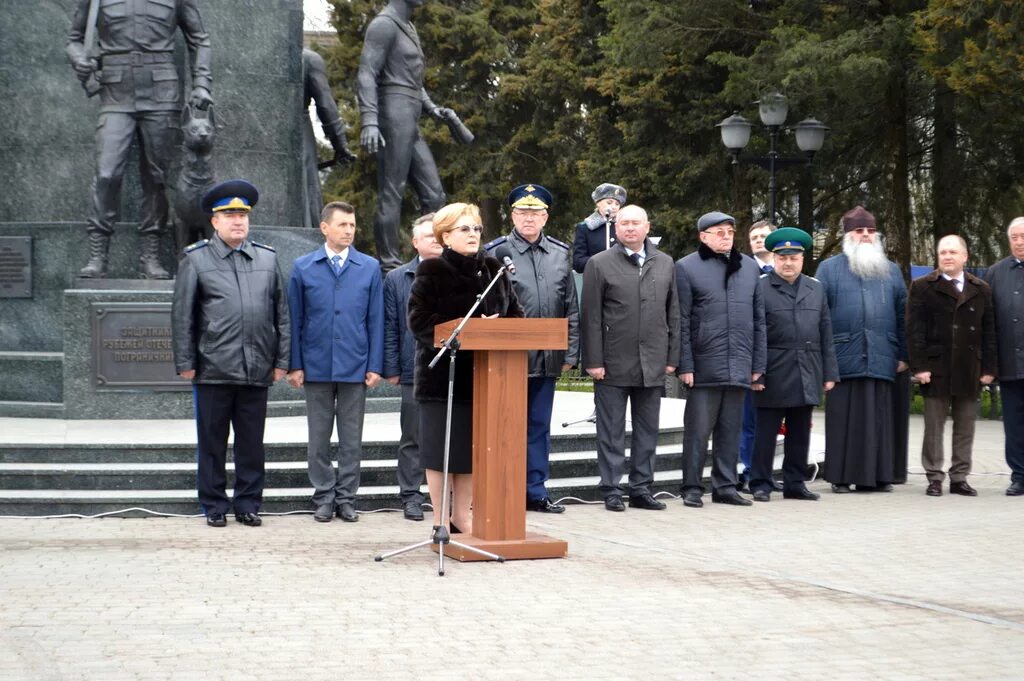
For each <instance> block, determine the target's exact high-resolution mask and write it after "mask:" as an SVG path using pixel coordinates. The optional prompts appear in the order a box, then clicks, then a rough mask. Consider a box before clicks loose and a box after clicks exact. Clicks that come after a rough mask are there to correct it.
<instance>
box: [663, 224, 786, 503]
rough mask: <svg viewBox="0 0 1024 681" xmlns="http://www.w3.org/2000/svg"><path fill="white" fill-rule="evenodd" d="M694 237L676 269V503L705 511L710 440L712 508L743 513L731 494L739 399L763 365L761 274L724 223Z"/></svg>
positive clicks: (706, 226)
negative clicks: (679, 411)
mask: <svg viewBox="0 0 1024 681" xmlns="http://www.w3.org/2000/svg"><path fill="white" fill-rule="evenodd" d="M697 229H698V230H699V232H700V235H699V236H700V242H701V243H700V246H699V247H698V248H697V252H696V253H691V254H690V255H688V256H686V257H685V258H681V259H680V260H679V261H678V262H676V266H675V272H676V288H677V289H678V292H679V344H680V348H681V350H682V352H681V353H680V355H679V369H678V374H679V380H681V381H682V382H683V384H684V385H686V386H687V387H688V388H690V394H689V396H688V397H687V399H686V413H685V416H684V417H683V428H684V435H683V503H684V504H685V505H687V506H690V507H693V508H699V507H701V506H703V505H704V502H703V501H702V500H701V496H703V493H704V487H703V485H702V484H701V477H702V473H703V469H704V459H705V457H706V456H707V452H708V437H709V436H711V434H712V432H713V433H714V452H713V463H712V467H711V485H712V492H711V501H713V502H715V503H721V504H732V505H734V506H750V505H751V501H750V500H749V499H744V498H743V497H741V496H740V495H739V493H738V492H737V491H736V484H737V477H736V462H737V459H738V458H739V448H740V442H739V438H740V432H741V430H742V427H743V398H744V396H745V395H746V391H747V390H750V387H751V384H752V383H753V382H755V381H757V379H759V378H760V377H761V374H763V373H764V369H765V364H766V363H767V352H768V350H767V346H766V343H765V327H764V303H763V302H762V300H761V290H760V287H759V286H758V278H759V277H760V276H761V271H760V269H759V268H758V266H757V264H756V263H755V262H754V260H753V259H752V258H744V257H743V256H742V255H740V252H739V251H738V250H736V247H735V245H734V243H733V240H734V237H735V235H736V220H735V219H733V218H732V217H731V216H729V215H726V214H725V213H719V212H717V211H715V212H711V213H706V214H704V215H702V216H701V217H700V219H699V220H698V221H697Z"/></svg>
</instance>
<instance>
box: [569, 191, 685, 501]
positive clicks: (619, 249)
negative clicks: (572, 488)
mask: <svg viewBox="0 0 1024 681" xmlns="http://www.w3.org/2000/svg"><path fill="white" fill-rule="evenodd" d="M650 228H651V225H650V223H649V222H648V220H647V212H646V211H645V210H644V209H643V208H641V207H640V206H625V207H624V208H623V209H622V210H620V211H619V216H618V220H617V221H616V223H615V235H616V237H617V238H618V242H619V243H618V245H617V246H614V247H612V248H610V249H608V250H605V251H602V252H601V253H598V254H597V255H595V256H594V257H592V258H591V259H590V261H589V262H587V266H586V268H585V269H584V270H583V301H582V314H581V317H582V323H581V325H580V326H581V329H582V336H583V368H584V369H586V370H587V373H588V374H590V376H591V377H592V378H593V379H594V402H595V405H596V407H597V465H598V468H599V470H600V472H601V486H600V492H601V495H602V496H603V497H604V506H605V508H606V509H608V510H609V511H624V510H626V507H625V505H624V504H623V503H622V494H623V491H624V490H623V488H622V484H621V482H622V472H623V468H624V467H625V462H626V451H625V449H626V442H625V439H626V400H627V399H628V400H629V403H630V405H631V407H632V419H633V437H632V444H631V449H630V461H631V466H630V472H629V505H630V506H631V507H633V508H645V509H649V510H661V509H663V508H665V504H664V503H662V502H660V501H658V500H657V499H655V498H654V496H653V495H652V494H651V484H652V483H653V482H654V450H655V448H656V447H657V444H658V425H659V420H660V410H661V397H662V395H663V394H664V390H665V374H671V373H672V372H673V371H675V363H676V359H677V358H678V357H679V307H678V303H677V302H676V287H675V284H674V282H673V281H672V258H670V257H669V256H667V255H665V254H664V253H662V252H661V251H659V250H658V248H657V247H656V246H655V245H654V243H652V242H651V240H650V239H648V238H647V233H648V232H649V231H650Z"/></svg>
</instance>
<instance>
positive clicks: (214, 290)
mask: <svg viewBox="0 0 1024 681" xmlns="http://www.w3.org/2000/svg"><path fill="white" fill-rule="evenodd" d="M258 200H259V192H258V191H257V190H256V187H254V186H252V185H251V184H249V183H248V182H246V181H245V180H231V181H229V182H222V183H221V184H218V185H216V186H215V187H213V188H212V189H211V190H210V191H209V192H207V193H206V195H205V196H204V197H203V201H202V206H203V210H204V211H205V212H206V213H208V214H210V215H211V216H212V217H211V218H210V222H211V223H212V224H213V229H214V235H213V238H211V239H208V240H203V241H199V242H197V243H194V244H192V245H191V246H189V247H188V248H186V249H185V255H184V257H183V258H182V259H181V263H180V265H179V268H178V276H177V278H176V280H175V282H174V301H173V303H172V306H171V330H172V337H173V345H174V368H175V371H177V372H178V375H179V376H181V377H182V378H186V379H190V380H191V381H192V384H193V399H194V400H195V412H196V432H197V436H198V447H197V452H196V459H197V463H198V467H199V471H198V476H197V478H198V479H197V487H198V490H199V504H200V506H201V507H202V509H203V513H204V514H205V515H206V522H207V524H208V525H210V526H211V527H224V525H225V524H226V521H225V516H226V515H227V512H228V509H229V508H231V507H232V506H233V507H234V511H235V520H237V521H238V522H240V523H243V524H245V525H249V526H257V525H260V524H262V520H261V519H260V516H259V510H260V505H261V503H262V501H263V482H264V479H265V474H264V460H265V455H264V450H263V427H264V423H265V421H266V416H267V388H269V387H270V385H271V384H272V383H273V382H275V381H279V380H281V379H282V378H283V377H284V376H285V373H286V372H287V370H288V361H289V343H290V338H291V334H290V328H289V324H290V321H289V316H288V299H287V296H286V292H285V288H284V282H283V280H282V278H281V271H280V269H278V265H277V253H276V252H274V249H273V248H271V247H270V246H264V245H263V244H258V243H256V242H255V241H250V240H249V239H248V236H249V211H250V210H252V207H253V206H255V205H256V202H257V201H258ZM229 425H230V426H231V427H232V428H233V430H234V432H235V447H234V461H235V495H234V499H232V500H229V499H228V496H227V492H226V485H227V476H226V474H225V470H224V464H225V460H226V456H227V447H228V426H229Z"/></svg>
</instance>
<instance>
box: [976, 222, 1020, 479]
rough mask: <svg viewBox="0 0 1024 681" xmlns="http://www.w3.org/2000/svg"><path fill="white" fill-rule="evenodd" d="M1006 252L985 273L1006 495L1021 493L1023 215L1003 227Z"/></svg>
mask: <svg viewBox="0 0 1024 681" xmlns="http://www.w3.org/2000/svg"><path fill="white" fill-rule="evenodd" d="M1006 237H1007V240H1008V241H1009V242H1010V255H1009V256H1007V257H1005V258H1003V259H1002V260H1000V261H999V262H997V263H996V264H995V265H993V266H992V267H990V268H988V271H986V272H985V281H986V282H987V283H988V285H989V286H991V287H992V302H993V304H994V305H995V315H996V344H997V345H998V347H999V393H1000V395H1002V398H1003V433H1004V434H1005V440H1006V465H1007V466H1009V467H1010V486H1009V487H1007V488H1006V496H1008V497H1019V496H1024V217H1019V218H1014V219H1013V221H1011V222H1010V226H1009V227H1007V228H1006Z"/></svg>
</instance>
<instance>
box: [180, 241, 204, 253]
mask: <svg viewBox="0 0 1024 681" xmlns="http://www.w3.org/2000/svg"><path fill="white" fill-rule="evenodd" d="M209 243H210V240H209V239H202V240H200V241H197V242H195V243H194V244H189V245H188V246H185V252H186V253H191V252H192V251H198V250H199V249H200V248H206V246H207V245H208V244H209Z"/></svg>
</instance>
